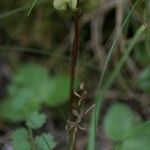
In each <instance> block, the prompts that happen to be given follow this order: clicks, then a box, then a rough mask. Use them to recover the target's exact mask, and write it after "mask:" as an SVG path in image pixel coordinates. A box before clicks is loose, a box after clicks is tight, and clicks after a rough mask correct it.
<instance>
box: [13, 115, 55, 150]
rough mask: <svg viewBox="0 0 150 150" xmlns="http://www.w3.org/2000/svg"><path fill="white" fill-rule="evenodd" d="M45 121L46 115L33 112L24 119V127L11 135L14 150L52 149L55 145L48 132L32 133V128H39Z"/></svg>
mask: <svg viewBox="0 0 150 150" xmlns="http://www.w3.org/2000/svg"><path fill="white" fill-rule="evenodd" d="M45 122H46V116H45V115H44V114H42V113H41V114H40V113H38V112H34V113H33V114H31V115H30V116H29V117H28V118H27V119H26V127H27V128H20V129H17V130H16V131H14V132H13V133H12V135H11V139H12V146H13V149H14V150H52V149H53V148H54V147H55V146H56V142H55V141H54V138H53V136H52V135H51V134H50V133H42V134H40V135H36V136H34V135H33V130H39V129H40V128H41V127H42V126H43V125H44V123H45ZM18 142H19V143H18Z"/></svg>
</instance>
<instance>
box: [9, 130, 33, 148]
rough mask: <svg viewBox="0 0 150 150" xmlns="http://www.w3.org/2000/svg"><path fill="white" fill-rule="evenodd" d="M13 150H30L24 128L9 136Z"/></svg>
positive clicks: (26, 132)
mask: <svg viewBox="0 0 150 150" xmlns="http://www.w3.org/2000/svg"><path fill="white" fill-rule="evenodd" d="M11 138H12V145H13V150H31V144H30V142H29V136H28V131H27V130H26V129H25V128H21V129H17V130H16V131H14V132H13V133H12V135H11Z"/></svg>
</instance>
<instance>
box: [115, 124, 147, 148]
mask: <svg viewBox="0 0 150 150" xmlns="http://www.w3.org/2000/svg"><path fill="white" fill-rule="evenodd" d="M149 148H150V122H146V123H143V124H142V125H140V126H138V127H135V128H134V130H133V132H132V134H131V136H129V137H127V138H126V140H125V141H123V143H122V145H120V146H119V148H118V149H117V150H149Z"/></svg>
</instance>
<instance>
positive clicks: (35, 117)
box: [26, 112, 46, 129]
mask: <svg viewBox="0 0 150 150" xmlns="http://www.w3.org/2000/svg"><path fill="white" fill-rule="evenodd" d="M45 122H46V116H45V114H40V113H38V112H34V113H32V114H31V115H30V116H29V117H28V118H27V120H26V126H27V127H29V128H31V129H39V128H41V127H42V126H43V125H44V123H45Z"/></svg>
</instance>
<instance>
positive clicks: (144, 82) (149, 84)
mask: <svg viewBox="0 0 150 150" xmlns="http://www.w3.org/2000/svg"><path fill="white" fill-rule="evenodd" d="M139 87H140V88H141V89H142V90H144V91H145V92H148V93H150V66H148V67H147V68H146V69H145V70H144V71H143V72H142V73H141V75H140V77H139Z"/></svg>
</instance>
